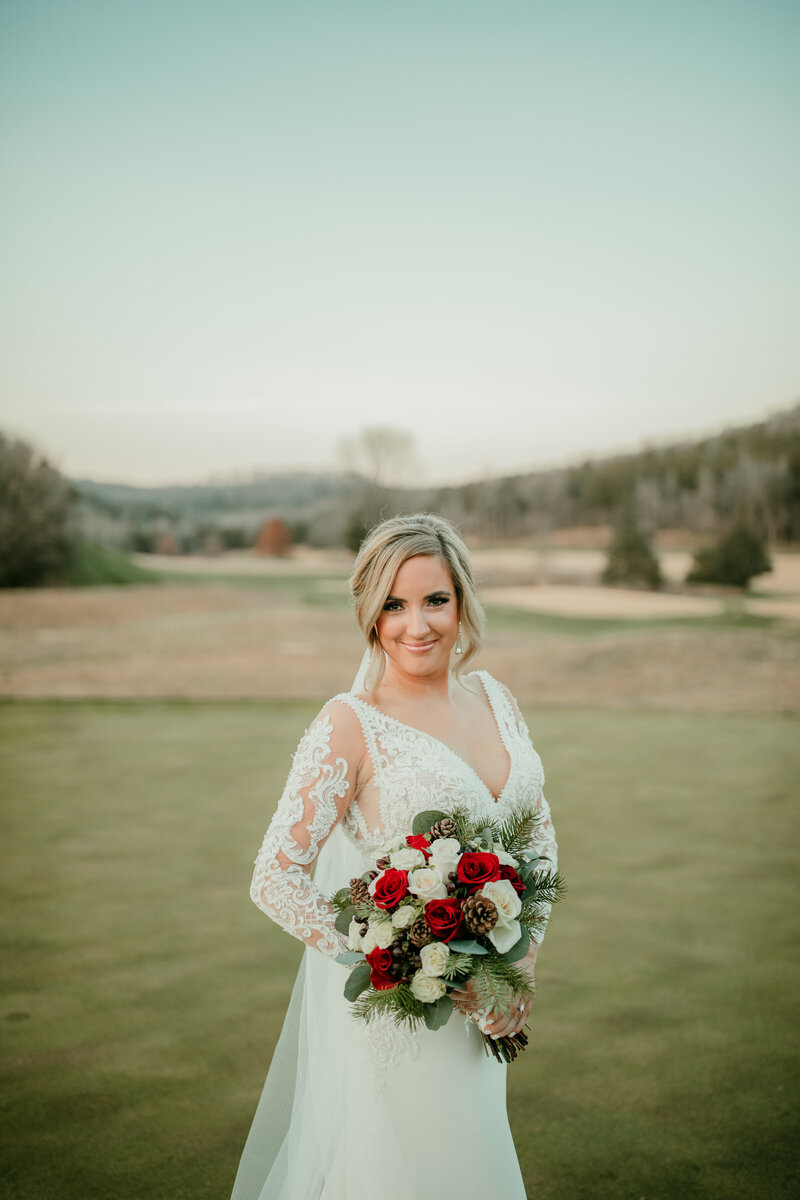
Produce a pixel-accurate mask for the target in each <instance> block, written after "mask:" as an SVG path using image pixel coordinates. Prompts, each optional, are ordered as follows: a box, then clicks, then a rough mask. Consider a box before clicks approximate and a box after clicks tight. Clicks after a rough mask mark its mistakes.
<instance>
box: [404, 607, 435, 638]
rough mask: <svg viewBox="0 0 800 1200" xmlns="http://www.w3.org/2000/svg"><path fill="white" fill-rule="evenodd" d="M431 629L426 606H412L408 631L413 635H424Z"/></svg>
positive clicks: (409, 613)
mask: <svg viewBox="0 0 800 1200" xmlns="http://www.w3.org/2000/svg"><path fill="white" fill-rule="evenodd" d="M429 629H430V625H429V624H428V618H427V616H426V614H425V610H424V608H410V609H409V611H408V633H409V634H411V636H412V637H416V638H419V637H422V636H423V635H424V634H426V633H427V632H428V631H429Z"/></svg>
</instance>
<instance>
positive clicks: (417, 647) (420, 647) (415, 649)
mask: <svg viewBox="0 0 800 1200" xmlns="http://www.w3.org/2000/svg"><path fill="white" fill-rule="evenodd" d="M403 645H404V646H405V648H406V650H410V651H411V653H412V654H424V652H425V651H426V650H430V649H431V647H432V646H435V645H436V639H435V638H434V640H433V641H432V642H417V643H413V642H403Z"/></svg>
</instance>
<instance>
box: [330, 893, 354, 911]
mask: <svg viewBox="0 0 800 1200" xmlns="http://www.w3.org/2000/svg"><path fill="white" fill-rule="evenodd" d="M352 903H353V899H352V897H351V895H350V888H349V887H346V888H339V890H338V892H334V894H333V895H332V896H331V897H330V905H331V908H335V909H336V910H337V911H341V910H342V909H343V908H347V906H348V904H352Z"/></svg>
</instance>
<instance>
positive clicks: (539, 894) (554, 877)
mask: <svg viewBox="0 0 800 1200" xmlns="http://www.w3.org/2000/svg"><path fill="white" fill-rule="evenodd" d="M527 886H528V892H529V893H530V894H529V895H528V896H526V898H525V900H524V901H523V902H522V911H521V913H520V915H519V919H520V921H522V923H523V924H524V923H525V922H526V921H527V920H528V919H531V918H533V917H536V916H537V915H538V913H537V909H538V907H539V905H540V904H555V902H556V901H557V900H560V899H561V897H562V896H563V895H564V893H565V892H566V890H567V884H566V880H565V879H564V876H563V875H561V874H559V872H558V871H534V873H533V874H532V875H531V877H530V879H529V880H528V884H527Z"/></svg>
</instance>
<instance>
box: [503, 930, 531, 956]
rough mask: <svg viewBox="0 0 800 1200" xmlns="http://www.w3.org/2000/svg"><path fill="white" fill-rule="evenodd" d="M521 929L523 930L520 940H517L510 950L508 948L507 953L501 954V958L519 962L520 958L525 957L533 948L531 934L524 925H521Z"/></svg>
mask: <svg viewBox="0 0 800 1200" xmlns="http://www.w3.org/2000/svg"><path fill="white" fill-rule="evenodd" d="M520 929H521V930H522V933H521V935H520V939H519V941H518V942H515V943H514V945H513V946H512V947H511V949H510V950H506V952H505V954H502V955H501V958H503V959H504V960H505V962H507V963H514V962H519V960H520V959H521V958H524V957H525V955H526V954H527V953H528V951H529V950H530V948H531V935H530V934H529V933H528V931H527V929H526V928H525V926H524V925H521V926H520Z"/></svg>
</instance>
